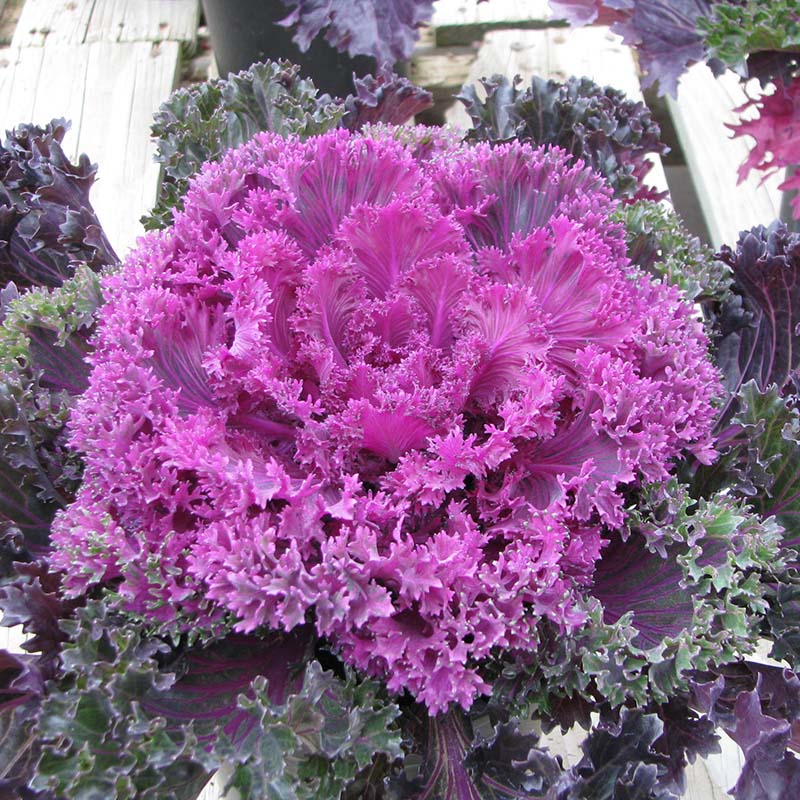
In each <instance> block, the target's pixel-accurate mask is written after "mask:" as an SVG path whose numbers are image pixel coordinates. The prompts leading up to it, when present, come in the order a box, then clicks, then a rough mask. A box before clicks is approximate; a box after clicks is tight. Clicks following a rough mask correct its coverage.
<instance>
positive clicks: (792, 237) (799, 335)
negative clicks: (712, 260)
mask: <svg viewBox="0 0 800 800" xmlns="http://www.w3.org/2000/svg"><path fill="white" fill-rule="evenodd" d="M719 258H720V259H721V260H722V261H723V262H724V263H726V264H727V265H728V266H729V267H730V268H731V270H732V273H733V285H732V287H731V294H730V296H729V297H728V298H727V299H726V301H725V302H724V303H723V305H722V307H721V309H718V310H716V309H714V308H713V307H707V310H708V311H709V312H710V314H711V316H712V322H713V323H714V324H715V326H716V327H717V328H718V331H719V333H718V337H717V342H716V347H717V365H718V366H719V368H720V369H721V370H722V373H723V377H724V379H725V386H726V389H727V390H728V392H729V393H730V394H732V395H735V394H736V393H737V392H738V390H739V388H740V387H741V386H742V385H743V384H745V383H746V382H747V381H749V380H755V381H756V384H757V386H758V388H759V390H761V391H764V390H765V389H766V388H767V387H768V386H770V385H771V384H776V385H777V386H778V387H779V388H781V387H783V386H784V385H785V384H786V382H787V380H788V379H789V376H790V375H791V374H792V373H793V372H794V371H795V370H797V368H798V366H800V329H799V328H798V326H800V234H797V233H791V232H790V231H789V230H787V228H786V226H785V225H783V224H782V223H780V222H775V223H773V224H772V225H770V226H769V227H763V226H757V227H755V228H753V229H752V230H750V231H743V232H742V233H741V234H740V236H739V241H738V242H737V244H736V247H735V248H731V247H728V246H727V245H725V246H723V247H722V249H721V251H720V254H719Z"/></svg>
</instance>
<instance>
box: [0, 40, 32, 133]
mask: <svg viewBox="0 0 800 800" xmlns="http://www.w3.org/2000/svg"><path fill="white" fill-rule="evenodd" d="M42 55H43V51H42V49H41V48H27V49H24V50H19V49H17V48H13V47H12V48H8V49H7V50H5V51H4V55H3V58H2V64H3V66H2V67H1V68H0V132H2V133H5V131H6V130H10V129H11V128H15V127H16V126H17V125H19V124H20V123H24V122H32V121H33V107H34V104H35V101H36V87H37V86H38V85H39V73H40V72H41V69H42Z"/></svg>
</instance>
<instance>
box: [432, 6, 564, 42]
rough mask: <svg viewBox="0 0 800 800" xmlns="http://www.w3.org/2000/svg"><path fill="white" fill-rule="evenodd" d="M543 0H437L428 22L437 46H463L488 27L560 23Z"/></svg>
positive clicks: (521, 27)
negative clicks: (480, 0) (481, 0)
mask: <svg viewBox="0 0 800 800" xmlns="http://www.w3.org/2000/svg"><path fill="white" fill-rule="evenodd" d="M551 17H552V12H551V10H550V5H549V3H548V1H547V0H491V2H489V3H486V2H483V3H480V2H478V0H438V2H437V3H436V5H435V6H434V11H433V19H432V20H431V25H432V26H433V27H434V29H435V36H436V43H437V44H438V45H439V46H440V47H444V46H451V45H466V44H469V43H470V42H474V41H477V40H478V39H480V38H481V37H482V36H483V35H484V34H485V33H488V32H489V31H491V30H498V29H503V28H517V29H523V28H542V27H547V26H550V25H563V24H564V23H563V22H562V21H561V20H553V19H551Z"/></svg>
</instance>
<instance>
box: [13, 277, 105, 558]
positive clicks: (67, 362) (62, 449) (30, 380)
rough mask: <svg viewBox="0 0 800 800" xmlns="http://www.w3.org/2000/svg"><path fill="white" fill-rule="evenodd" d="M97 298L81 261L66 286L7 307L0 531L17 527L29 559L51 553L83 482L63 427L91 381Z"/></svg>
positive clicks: (95, 282)
mask: <svg viewBox="0 0 800 800" xmlns="http://www.w3.org/2000/svg"><path fill="white" fill-rule="evenodd" d="M100 302H101V297H100V289H99V283H98V278H97V275H96V274H95V273H94V272H92V271H91V270H90V269H88V268H87V267H85V266H83V267H79V268H78V271H77V272H76V273H75V276H74V277H72V278H70V279H68V280H67V281H66V283H65V284H64V285H63V286H60V287H56V288H52V289H48V288H40V289H36V290H32V291H28V292H25V293H23V295H22V296H20V297H18V298H17V299H16V300H14V301H12V302H10V303H9V305H8V307H7V309H6V315H5V319H4V322H3V329H2V331H0V412H1V413H2V417H1V418H0V531H6V529H8V530H9V531H10V530H12V529H13V530H15V531H17V532H18V533H19V534H20V535H21V543H20V546H21V547H22V549H23V550H25V551H27V553H28V557H37V556H41V555H44V554H45V553H46V551H47V546H48V542H49V528H50V523H51V521H52V518H53V515H54V513H55V512H56V510H57V509H59V508H63V507H64V506H65V505H66V504H67V503H69V502H70V501H71V499H72V498H73V497H74V494H75V492H76V491H77V487H78V485H79V483H80V476H81V462H80V458H79V456H78V455H77V454H75V453H74V452H73V451H72V450H70V449H69V448H68V447H67V442H66V436H65V432H64V424H65V422H66V418H67V415H68V414H69V410H70V408H71V406H72V402H73V399H74V397H76V396H77V395H79V394H80V393H81V392H82V391H83V390H84V389H85V388H86V385H87V378H88V374H89V367H88V364H87V363H86V361H85V357H86V355H87V353H88V352H89V349H90V348H89V337H90V335H91V332H92V329H93V325H94V314H95V312H96V310H97V308H98V307H99V305H100ZM23 560H27V559H23Z"/></svg>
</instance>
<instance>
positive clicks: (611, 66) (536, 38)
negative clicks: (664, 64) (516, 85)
mask: <svg viewBox="0 0 800 800" xmlns="http://www.w3.org/2000/svg"><path fill="white" fill-rule="evenodd" d="M495 74H500V75H505V76H507V77H508V78H513V77H514V76H515V75H519V76H520V77H521V78H522V80H523V84H524V83H526V82H528V81H530V79H531V77H532V76H534V75H538V76H540V77H543V78H552V79H555V80H559V81H563V80H565V79H566V78H568V77H569V76H570V75H577V76H586V77H588V78H591V79H592V80H593V81H595V82H596V83H599V84H600V85H602V86H606V85H608V86H613V87H615V88H617V89H621V90H622V91H624V92H625V93H626V94H627V95H628V96H629V97H631V98H632V99H635V100H642V99H643V97H642V90H641V87H640V85H639V78H638V75H637V71H636V63H635V61H634V60H633V55H632V53H631V51H630V49H629V48H628V47H626V46H625V45H623V44H622V41H621V39H620V38H619V37H618V36H617V35H616V34H613V33H611V31H610V30H609V29H608V28H607V27H602V26H595V27H591V28H580V29H577V30H569V31H566V30H561V29H547V30H538V31H531V30H516V31H493V32H491V33H488V34H486V37H485V38H484V40H483V45H482V46H481V48H480V50H479V51H478V55H477V58H476V59H475V60H474V62H473V63H472V65H471V67H470V69H469V73H468V76H467V79H466V81H465V82H466V83H474V84H477V83H478V82H479V80H480V79H481V78H484V77H491V76H492V75H495ZM447 121H448V122H449V123H450V124H451V125H454V126H456V127H459V128H462V129H463V128H467V127H469V125H470V122H469V117H468V116H467V113H466V111H465V110H464V108H463V106H461V104H460V103H459V104H456V105H455V106H453V108H452V109H450V110H449V111H448V113H447ZM652 160H653V162H654V163H653V169H652V170H651V171H650V173H649V174H648V183H649V184H651V185H653V186H655V187H656V188H657V189H659V190H661V191H664V190H667V188H668V187H667V179H666V175H665V174H664V167H663V165H662V164H661V160H660V159H658V158H656V157H653V159H652Z"/></svg>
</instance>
